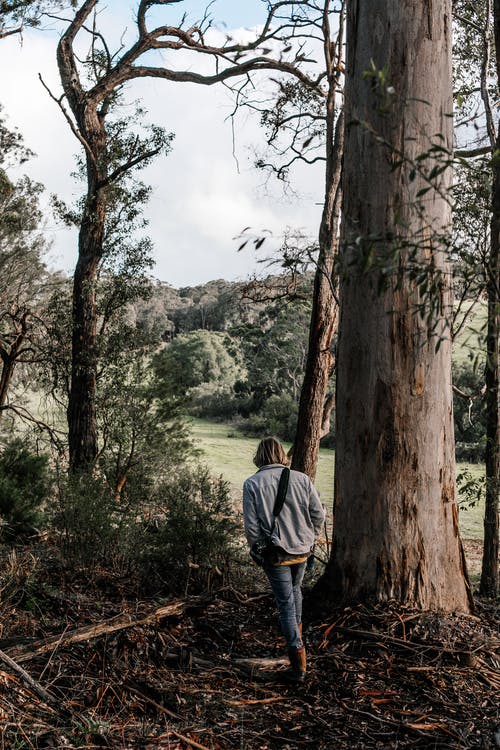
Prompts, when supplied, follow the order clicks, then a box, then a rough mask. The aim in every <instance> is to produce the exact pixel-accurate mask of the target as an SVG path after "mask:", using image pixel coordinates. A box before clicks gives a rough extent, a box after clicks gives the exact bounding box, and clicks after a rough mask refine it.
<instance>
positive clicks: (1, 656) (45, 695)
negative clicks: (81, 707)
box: [0, 651, 59, 707]
mask: <svg viewBox="0 0 500 750" xmlns="http://www.w3.org/2000/svg"><path fill="white" fill-rule="evenodd" d="M0 661H2V662H3V663H4V664H6V665H7V667H9V669H11V670H12V671H13V672H14V673H15V674H17V675H18V676H19V678H20V679H21V682H23V683H24V685H26V687H28V688H29V689H30V690H31V691H32V692H33V693H35V695H37V696H38V697H39V698H40V699H41V700H42V701H43V702H44V703H46V704H47V705H49V706H52V707H54V706H57V705H58V703H59V701H58V700H57V698H55V697H54V696H53V695H51V694H50V693H49V692H47V690H45V688H43V687H42V686H41V685H40V684H39V683H38V682H37V681H36V680H34V679H33V677H31V675H29V674H28V673H27V672H26V670H24V669H23V668H22V667H20V666H19V664H17V663H16V662H15V661H14V659H12V658H11V657H10V656H8V654H6V653H5V652H4V651H0Z"/></svg>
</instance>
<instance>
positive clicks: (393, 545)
mask: <svg viewBox="0 0 500 750" xmlns="http://www.w3.org/2000/svg"><path fill="white" fill-rule="evenodd" d="M450 35H451V0H443V1H442V2H439V3H433V2H431V0H426V2H416V1H415V0H372V2H370V3H366V2H360V1H359V0H353V2H352V3H351V4H350V9H349V16H348V27H347V71H346V115H345V118H346V139H345V151H344V182H343V185H344V188H343V190H344V206H343V221H344V229H343V255H342V262H343V274H342V279H341V314H340V321H339V346H338V370H337V453H336V488H335V490H336V502H335V532H334V542H333V556H332V559H331V561H330V563H329V566H328V567H327V571H326V574H325V581H324V583H325V584H326V585H327V586H328V590H329V592H330V593H332V592H333V594H334V595H335V596H336V597H337V598H340V599H342V600H346V599H356V598H361V597H363V598H366V597H374V598H375V599H376V600H379V601H384V600H389V599H396V600H397V601H399V602H402V603H405V604H408V605H411V606H416V607H419V608H421V609H433V610H444V611H455V610H456V611H469V610H470V609H471V608H472V606H473V604H472V598H471V594H470V587H469V584H468V578H467V571H466V565H465V561H464V555H463V550H462V545H461V542H460V535H459V528H458V508H457V502H456V496H455V460H454V435H453V414H452V390H451V341H450V336H449V332H448V329H447V325H446V316H447V315H448V314H450V313H451V305H452V289H451V269H450V268H449V266H448V262H447V258H446V241H447V236H448V231H449V225H450V207H449V204H448V202H447V200H446V191H447V189H448V186H449V179H450V175H449V171H448V170H447V169H444V165H443V164H442V162H441V161H439V157H440V154H442V152H439V151H436V150H433V151H430V152H429V149H431V148H432V146H433V145H437V146H439V147H444V148H446V149H449V150H450V152H451V149H452V120H451V116H450V115H451V112H452V91H451V38H450ZM370 70H371V73H368V74H367V71H370ZM425 153H427V156H426V157H425V158H421V157H422V155H423V154H425ZM417 157H419V158H418V159H417ZM440 166H443V171H442V172H441V173H440V174H437V175H435V174H433V175H432V176H431V172H432V169H433V168H434V167H436V169H438V168H439V167H440ZM438 171H439V170H438ZM431 183H432V187H431V188H430V189H429V190H428V191H427V192H426V193H425V194H420V195H419V191H421V190H424V189H425V188H429V186H430V184H431ZM411 268H413V269H414V271H417V270H418V271H419V272H420V273H421V276H420V278H419V279H416V275H417V273H413V274H412V273H411ZM431 287H432V293H430V292H429V289H430V288H431ZM419 308H420V309H421V311H422V312H423V313H424V315H421V314H420V312H419ZM438 344H439V346H438Z"/></svg>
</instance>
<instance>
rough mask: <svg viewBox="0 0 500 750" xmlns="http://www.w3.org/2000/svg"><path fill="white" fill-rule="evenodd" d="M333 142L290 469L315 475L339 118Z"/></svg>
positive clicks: (328, 324) (327, 360)
mask: <svg viewBox="0 0 500 750" xmlns="http://www.w3.org/2000/svg"><path fill="white" fill-rule="evenodd" d="M336 130H337V132H336V138H335V143H334V140H333V135H331V146H330V148H329V151H330V154H329V158H328V160H327V164H328V167H329V168H328V169H327V187H326V200H325V207H324V210H323V217H322V220H321V227H320V243H319V246H320V253H319V258H318V266H317V268H316V274H315V278H314V293H313V306H312V311H311V322H310V326H309V348H308V352H307V361H306V367H305V373H304V381H303V384H302V389H301V392H300V402H299V413H298V419H297V434H296V438H295V442H294V445H293V459H292V468H293V469H296V470H297V471H303V472H304V473H305V474H308V475H309V476H310V477H311V479H312V480H314V478H315V476H316V469H317V465H318V454H319V443H320V439H321V437H323V434H322V427H323V410H324V404H325V399H326V394H327V390H328V381H329V378H330V373H331V368H332V362H333V357H332V354H331V343H332V337H333V334H334V333H335V330H336V324H337V302H336V300H335V294H334V283H335V282H334V263H335V257H336V255H337V250H338V221H339V213H340V185H339V183H340V174H341V165H342V146H343V118H342V117H339V119H338V120H337V129H336Z"/></svg>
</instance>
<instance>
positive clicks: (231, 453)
mask: <svg viewBox="0 0 500 750" xmlns="http://www.w3.org/2000/svg"><path fill="white" fill-rule="evenodd" d="M191 426H192V434H193V439H194V442H195V445H196V447H197V448H198V449H199V450H200V451H201V459H202V461H204V462H206V463H207V465H208V466H209V467H210V469H211V471H212V473H214V474H217V475H222V476H223V477H224V479H226V480H227V481H228V482H229V484H230V486H231V490H232V493H233V495H234V496H235V497H239V496H240V495H239V493H240V492H241V487H242V484H243V482H244V480H245V479H246V478H247V477H248V476H250V474H253V473H254V472H255V471H256V469H255V466H254V465H253V463H252V458H253V455H254V453H255V449H256V447H257V443H258V442H259V441H258V438H248V437H245V436H244V435H241V434H240V433H239V432H237V431H236V430H235V429H234V428H232V427H231V425H227V424H220V423H214V422H206V421H204V420H200V419H196V420H192V422H191ZM285 447H286V448H287V449H288V447H289V446H288V445H286V444H285ZM333 468H334V452H333V450H328V449H327V448H322V449H321V451H320V459H319V466H318V474H317V478H316V486H317V488H318V491H319V493H320V495H321V499H322V501H323V502H324V504H325V505H326V506H327V507H331V506H332V502H333ZM465 468H467V469H469V470H470V471H471V473H472V474H473V475H474V476H478V475H479V474H480V473H481V472H482V471H484V468H483V467H482V466H480V465H474V464H458V466H457V472H461V471H463V470H464V469H465ZM483 514H484V505H483V503H480V504H478V505H475V506H474V507H472V508H468V509H467V510H462V511H461V512H460V527H461V532H462V536H463V537H464V538H465V539H482V537H483Z"/></svg>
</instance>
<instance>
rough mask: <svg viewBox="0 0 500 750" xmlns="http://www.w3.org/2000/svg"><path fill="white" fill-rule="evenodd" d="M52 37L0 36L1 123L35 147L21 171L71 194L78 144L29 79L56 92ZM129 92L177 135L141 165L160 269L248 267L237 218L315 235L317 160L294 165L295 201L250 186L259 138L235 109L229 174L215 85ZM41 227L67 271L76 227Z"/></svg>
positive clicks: (177, 273)
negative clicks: (167, 148) (169, 147)
mask: <svg viewBox="0 0 500 750" xmlns="http://www.w3.org/2000/svg"><path fill="white" fill-rule="evenodd" d="M56 44H57V37H56V35H55V34H53V33H28V34H26V37H25V40H24V44H23V46H22V47H21V46H20V45H19V43H18V42H17V41H16V40H15V39H7V40H3V41H2V42H1V43H0V66H1V69H2V71H4V74H3V75H2V82H1V84H0V102H1V103H2V104H3V105H4V107H5V111H6V113H7V114H8V116H9V121H10V123H11V124H15V125H17V126H19V128H20V130H21V131H22V132H23V134H24V136H25V139H26V142H27V144H28V145H29V146H30V147H31V148H33V150H34V151H36V152H37V154H38V156H37V159H35V160H33V162H32V163H30V164H29V165H25V166H26V169H25V171H28V172H29V174H30V175H31V176H32V177H34V178H35V179H37V180H39V181H41V182H43V183H44V184H45V185H46V188H47V191H48V192H49V193H52V192H55V193H57V194H58V195H60V196H61V197H62V198H64V199H66V200H71V198H72V196H74V195H75V194H77V193H78V191H79V186H78V185H75V183H74V181H73V180H72V178H71V177H70V173H71V171H72V170H73V168H74V159H73V155H74V154H75V153H76V152H77V151H78V149H79V146H78V143H77V141H76V139H75V138H74V136H73V135H72V134H71V132H70V130H69V127H68V125H67V123H66V122H65V121H64V118H63V116H62V114H61V113H60V111H59V110H58V107H57V105H56V104H55V102H54V101H53V100H51V99H50V97H49V96H48V94H47V92H46V91H45V90H44V89H43V87H42V85H41V83H40V82H39V80H38V73H39V72H40V73H41V74H42V75H43V78H44V80H45V81H46V82H47V84H48V85H49V86H50V87H51V88H52V89H53V91H54V92H55V93H56V94H57V95H59V94H58V92H59V91H60V85H59V83H58V73H57V67H56V63H55V48H56ZM130 95H131V97H132V98H133V97H142V98H143V100H144V104H145V106H146V108H147V109H148V111H149V119H150V121H151V122H157V123H159V124H162V125H164V126H165V127H166V128H167V129H168V130H172V131H173V132H175V134H176V137H175V140H174V143H173V151H172V153H171V154H170V155H169V156H168V157H166V158H165V159H161V160H157V161H156V162H155V163H154V164H153V165H152V166H151V167H149V168H148V170H147V172H144V178H145V181H146V182H148V183H150V184H151V185H152V186H153V196H152V200H151V202H150V205H149V206H148V209H147V215H148V217H149V218H150V227H149V233H150V235H151V237H152V239H153V241H154V244H155V248H156V259H157V265H156V269H155V274H156V275H157V276H158V277H159V278H161V279H163V280H165V281H168V282H169V283H171V284H173V285H175V286H177V285H184V286H185V285H188V284H195V283H201V282H203V281H207V280H209V279H212V278H219V277H224V278H228V279H231V278H237V277H239V278H242V277H245V276H247V275H248V274H249V273H251V272H252V270H253V269H254V267H255V262H254V258H253V257H252V255H251V253H248V252H243V253H240V254H237V253H236V248H237V245H238V243H237V242H235V241H234V240H233V237H234V236H235V235H237V234H238V233H239V232H240V231H241V229H243V228H244V227H245V226H251V227H253V228H254V229H255V230H256V231H259V230H261V229H264V228H266V229H271V230H272V231H273V232H274V233H276V234H278V235H279V234H280V233H281V232H283V231H284V230H285V229H286V227H287V226H292V225H293V226H299V227H305V228H306V231H308V232H310V233H311V235H315V234H316V226H317V222H318V219H319V208H318V206H317V205H315V202H316V203H317V202H318V201H320V200H321V197H322V193H323V176H322V169H321V166H319V168H312V169H310V168H309V169H306V170H302V171H301V173H300V190H301V192H302V194H303V195H306V196H307V197H306V198H304V199H303V200H302V201H300V202H289V201H287V200H283V197H282V195H281V193H280V188H279V187H278V188H277V189H276V190H275V192H274V194H269V193H266V192H265V191H263V190H262V189H259V185H261V183H262V181H263V176H262V175H261V174H258V173H256V171H255V170H254V169H253V167H252V158H251V151H250V150H249V149H248V146H249V145H250V144H253V143H257V142H258V141H259V140H261V139H262V133H261V132H260V129H259V125H258V121H257V118H251V117H239V118H238V120H237V126H236V143H237V154H238V160H239V164H240V173H238V170H237V165H236V162H235V160H234V158H233V154H232V133H231V125H230V122H229V121H227V119H226V118H227V117H228V115H229V113H230V111H231V108H232V101H231V99H230V97H229V96H228V92H227V91H226V90H225V89H224V88H222V87H215V86H212V87H202V86H196V85H194V84H190V85H182V84H172V83H168V82H163V81H159V80H147V79H141V80H139V81H137V82H134V84H133V85H131V86H130ZM47 232H48V236H49V237H52V238H53V239H54V248H53V253H52V256H53V258H54V259H55V260H54V263H55V264H56V265H58V266H59V267H63V268H64V269H66V270H70V269H71V268H72V267H73V266H74V262H75V259H76V236H75V234H74V233H71V232H68V231H66V230H63V229H61V228H56V229H55V230H54V224H53V221H52V220H51V221H50V223H49V226H48V228H47Z"/></svg>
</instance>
